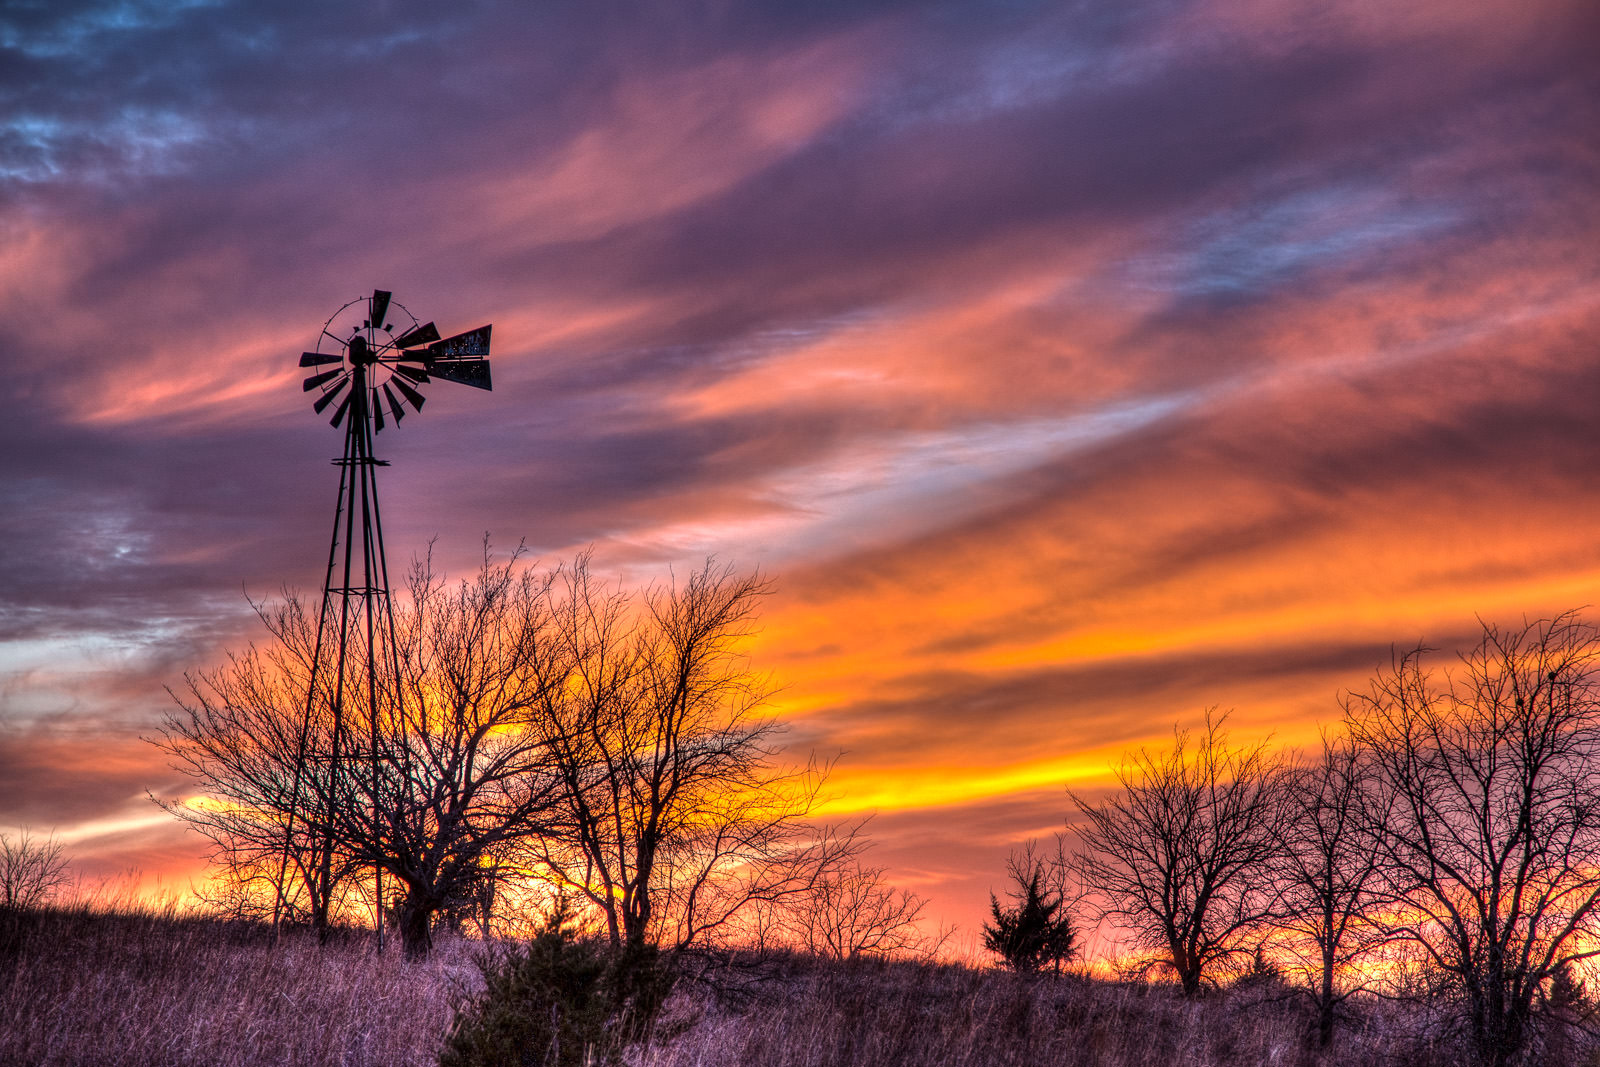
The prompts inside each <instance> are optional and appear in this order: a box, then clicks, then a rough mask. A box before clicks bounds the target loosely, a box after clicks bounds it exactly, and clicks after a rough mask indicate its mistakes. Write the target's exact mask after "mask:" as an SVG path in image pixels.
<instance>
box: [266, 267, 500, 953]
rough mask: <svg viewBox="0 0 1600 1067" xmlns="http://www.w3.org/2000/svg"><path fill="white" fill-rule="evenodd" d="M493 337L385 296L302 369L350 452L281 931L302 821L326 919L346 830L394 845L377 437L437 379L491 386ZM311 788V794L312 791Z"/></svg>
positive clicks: (376, 906) (306, 725)
mask: <svg viewBox="0 0 1600 1067" xmlns="http://www.w3.org/2000/svg"><path fill="white" fill-rule="evenodd" d="M397 326H398V329H397ZM490 329H491V327H490V326H480V327H478V328H477V329H475V330H469V331H468V332H466V333H462V334H456V335H455V336H453V337H445V338H441V337H440V336H439V331H438V330H437V329H435V328H434V324H433V323H431V322H429V323H427V324H425V325H419V324H418V323H417V320H416V318H415V317H414V316H413V315H412V314H411V313H410V312H409V311H408V310H406V308H405V306H404V305H403V304H400V303H399V302H397V301H394V300H392V299H391V294H390V293H388V292H385V291H384V290H382V289H378V290H375V291H374V292H373V294H372V295H371V296H370V297H358V298H357V299H355V300H352V301H350V302H349V303H347V304H345V305H344V306H343V307H341V308H340V309H339V310H338V311H336V312H334V314H333V316H332V317H330V318H329V319H328V321H327V322H326V323H324V324H323V328H322V333H321V334H320V335H319V336H318V339H317V348H316V351H314V352H305V353H302V354H301V356H300V366H302V367H308V368H312V369H313V373H312V375H311V376H310V377H309V378H307V379H306V380H305V382H304V383H303V387H304V390H305V391H306V392H308V393H310V392H316V393H317V394H318V396H317V398H316V400H315V401H314V402H313V404H312V408H313V410H315V411H316V412H317V413H318V414H321V413H322V412H324V411H325V410H327V409H328V408H329V407H330V406H333V407H334V412H333V416H332V418H331V419H330V420H329V421H330V422H331V424H332V425H333V426H334V427H339V426H340V425H343V427H344V431H345V433H344V454H343V455H342V456H341V457H340V458H338V459H335V460H334V461H333V462H334V464H335V465H336V466H338V468H339V496H338V500H337V502H336V504H335V505H334V518H333V536H332V538H331V539H330V541H329V544H328V567H327V573H326V576H325V578H324V580H323V583H322V608H321V612H320V614H319V615H318V618H317V635H316V644H315V648H314V650H313V652H312V660H311V668H310V681H309V683H308V685H307V688H306V700H305V712H304V716H303V718H302V721H301V727H300V731H299V737H298V742H297V756H296V760H295V768H294V776H293V784H292V791H291V794H290V798H289V812H288V817H287V819H286V820H285V826H284V838H283V855H282V858H281V860H280V863H279V867H278V878H277V886H276V892H277V900H276V901H275V904H274V908H273V927H274V929H276V927H277V924H278V922H279V918H280V916H281V913H282V910H283V905H284V902H285V899H286V897H285V879H286V877H287V873H288V861H289V852H290V849H291V847H292V842H293V835H294V829H295V820H296V818H297V816H298V817H299V818H301V821H302V822H304V823H306V824H307V825H308V826H309V825H310V823H311V822H312V820H317V821H319V822H320V823H321V826H322V828H323V838H322V840H321V841H320V842H318V843H317V846H316V852H315V853H314V861H315V862H314V863H313V864H312V865H311V870H310V873H309V875H308V876H306V881H307V882H308V883H316V884H311V885H310V887H309V888H310V889H311V893H310V896H311V899H312V901H313V907H319V906H320V907H321V908H323V909H324V916H323V917H324V919H325V918H326V915H325V909H326V907H327V902H328V900H329V899H330V897H331V889H332V879H333V871H332V863H333V852H334V842H333V838H334V829H335V822H336V821H338V820H340V819H346V820H353V819H366V820H370V821H369V823H368V826H367V828H366V829H367V839H368V840H370V841H374V842H381V841H383V840H384V839H385V836H386V835H385V834H384V832H383V827H382V822H383V819H384V817H385V812H384V810H383V803H382V800H383V785H382V777H383V770H382V762H383V756H384V753H383V751H382V736H381V723H382V720H383V716H384V715H385V714H386V713H388V712H390V711H392V710H394V709H396V708H397V707H398V704H397V702H398V701H399V699H400V671H399V651H398V647H397V644H396V640H395V628H394V609H393V605H392V603H391V598H390V594H389V568H388V562H387V560H386V558H385V554H384V547H383V521H382V515H381V512H380V511H379V508H378V482H377V472H378V468H379V467H386V466H388V462H387V461H386V460H381V459H378V458H377V457H376V456H374V455H373V450H372V442H373V437H374V435H375V434H377V433H380V432H382V431H383V430H384V428H385V427H386V426H388V425H389V422H390V421H391V420H392V422H393V424H394V425H395V427H396V428H398V427H399V425H400V420H401V419H402V418H404V417H405V412H406V409H407V407H408V406H409V408H410V409H411V410H413V411H421V410H422V405H423V403H424V400H425V398H424V397H423V395H422V393H421V391H420V390H419V387H420V386H422V385H426V384H427V383H428V382H429V381H431V380H432V379H434V378H439V379H443V380H444V381H450V382H459V383H460V384H462V385H470V386H473V387H474V388H478V389H489V388H490V377H489V360H488V356H489V331H490ZM324 368H326V369H324ZM335 405H336V406H335ZM362 720H365V721H362ZM314 723H320V724H321V726H322V728H323V730H324V732H325V737H323V738H322V739H321V740H320V741H318V742H316V743H313V742H312V741H311V738H312V736H313V735H314V734H317V729H316V728H315V727H314ZM363 734H364V735H365V736H363ZM319 736H320V735H319ZM308 786H309V787H310V788H309V791H310V792H311V794H312V796H311V797H310V798H307V797H306V796H305V795H304V794H305V792H306V791H307V787H308ZM313 804H315V805H317V810H315V812H313V811H312V810H311V806H312V805H313ZM358 809H359V810H360V812H361V814H360V815H359V816H358V815H357V814H356V811H357V810H358ZM365 858H366V859H367V860H369V861H370V862H371V863H372V868H373V917H374V925H375V926H376V928H377V932H378V950H379V951H380V952H381V951H382V950H383V868H382V866H381V864H380V862H379V859H380V857H378V856H375V855H374V856H369V857H365ZM319 900H320V901H321V902H322V903H321V904H320V905H318V904H317V903H316V902H317V901H319Z"/></svg>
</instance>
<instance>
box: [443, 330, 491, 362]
mask: <svg viewBox="0 0 1600 1067" xmlns="http://www.w3.org/2000/svg"><path fill="white" fill-rule="evenodd" d="M492 329H494V323H492V322H491V323H490V324H489V325H487V326H479V327H478V328H477V329H476V330H468V331H467V332H466V333H458V334H456V335H455V336H454V337H446V338H445V339H444V340H442V341H437V342H435V343H434V344H431V345H429V346H428V358H429V359H470V358H473V357H482V356H487V355H488V354H489V331H490V330H492Z"/></svg>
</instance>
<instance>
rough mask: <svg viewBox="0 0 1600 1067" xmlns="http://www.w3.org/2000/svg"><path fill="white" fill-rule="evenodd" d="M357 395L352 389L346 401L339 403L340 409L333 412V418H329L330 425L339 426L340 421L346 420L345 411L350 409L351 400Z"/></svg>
mask: <svg viewBox="0 0 1600 1067" xmlns="http://www.w3.org/2000/svg"><path fill="white" fill-rule="evenodd" d="M355 395H356V393H355V390H354V389H352V390H351V391H350V392H349V394H348V395H346V396H345V398H344V402H343V403H342V404H340V405H339V410H338V411H335V412H334V413H333V418H331V419H329V420H328V425H330V426H338V425H339V423H341V422H343V421H344V413H345V412H347V411H349V410H350V401H351V400H353V399H354V398H355Z"/></svg>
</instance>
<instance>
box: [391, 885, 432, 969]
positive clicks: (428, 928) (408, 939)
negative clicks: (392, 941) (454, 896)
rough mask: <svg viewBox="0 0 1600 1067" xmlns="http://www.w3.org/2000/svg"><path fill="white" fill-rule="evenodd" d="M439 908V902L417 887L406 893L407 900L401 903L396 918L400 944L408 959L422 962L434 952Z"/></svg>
mask: <svg viewBox="0 0 1600 1067" xmlns="http://www.w3.org/2000/svg"><path fill="white" fill-rule="evenodd" d="M438 908H439V903H438V901H437V900H435V899H434V898H433V897H432V896H431V895H430V894H428V893H425V892H423V891H421V890H419V889H417V888H416V887H411V888H410V889H408V890H407V891H406V898H405V900H403V901H401V903H400V910H399V913H398V915H397V916H396V919H397V925H398V926H399V929H400V944H401V946H402V948H403V949H404V951H405V957H406V959H408V960H412V961H420V960H425V959H427V958H428V953H429V952H431V951H432V950H433V913H434V912H435V911H437V910H438Z"/></svg>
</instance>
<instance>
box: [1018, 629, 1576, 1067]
mask: <svg viewBox="0 0 1600 1067" xmlns="http://www.w3.org/2000/svg"><path fill="white" fill-rule="evenodd" d="M1433 660H1434V657H1433V655H1432V650H1430V649H1427V648H1423V647H1418V648H1415V649H1412V650H1410V651H1408V652H1406V653H1404V654H1397V655H1396V656H1395V657H1394V658H1393V660H1392V662H1391V663H1390V665H1389V666H1388V667H1386V668H1385V669H1383V670H1380V671H1379V672H1378V673H1377V674H1376V676H1375V677H1374V678H1373V679H1372V680H1371V682H1370V684H1369V685H1368V686H1367V687H1366V688H1365V689H1364V690H1361V691H1354V692H1349V693H1347V694H1346V695H1345V696H1344V697H1343V700H1342V705H1343V707H1342V710H1343V717H1342V721H1341V722H1340V723H1339V724H1338V726H1337V728H1336V729H1334V730H1332V731H1329V732H1327V733H1325V735H1324V736H1323V738H1322V743H1321V747H1320V750H1319V751H1317V752H1315V753H1313V754H1312V755H1310V756H1304V755H1294V754H1284V753H1278V752H1274V751H1272V750H1270V749H1269V748H1268V747H1267V745H1266V743H1264V742H1263V743H1261V744H1257V745H1254V746H1235V745H1233V744H1231V743H1230V741H1229V737H1228V734H1227V730H1226V728H1225V725H1226V716H1225V715H1218V714H1215V713H1208V714H1207V716H1206V719H1205V723H1204V726H1203V727H1202V728H1201V729H1200V730H1199V731H1197V732H1196V733H1193V734H1191V733H1189V732H1186V731H1181V730H1180V731H1178V732H1177V734H1176V737H1175V742H1174V744H1173V745H1172V747H1171V748H1169V749H1167V750H1164V751H1156V752H1152V751H1148V750H1141V751H1139V752H1137V753H1134V754H1131V755H1129V756H1127V757H1126V758H1125V759H1124V761H1123V762H1122V764H1121V765H1120V766H1119V767H1118V768H1116V780H1117V788H1115V789H1113V790H1112V791H1111V792H1110V793H1109V795H1106V796H1105V797H1104V798H1103V799H1098V800H1095V799H1091V798H1089V797H1087V796H1084V795H1080V794H1077V793H1071V795H1070V799H1071V802H1072V805H1073V807H1074V808H1075V809H1076V812H1077V816H1078V818H1077V820H1076V825H1075V826H1074V827H1073V829H1071V830H1070V831H1069V832H1068V833H1066V834H1063V835H1062V837H1061V839H1060V841H1059V843H1058V844H1059V848H1058V850H1057V851H1056V852H1055V853H1054V854H1053V855H1051V856H1048V857H1045V856H1041V855H1039V854H1038V853H1037V852H1036V851H1035V850H1033V849H1031V848H1030V849H1029V850H1027V851H1026V852H1025V853H1023V854H1021V855H1020V856H1018V857H1016V858H1015V859H1014V860H1013V864H1012V874H1013V880H1014V882H1015V883H1016V886H1017V889H1016V892H1015V894H1014V900H1013V901H1012V903H1011V904H1010V905H1009V906H1007V905H1002V904H1001V903H1000V902H999V901H995V902H994V906H993V912H994V921H993V923H992V924H991V925H990V927H989V928H988V931H987V935H988V942H989V944H990V947H992V948H994V949H995V950H996V951H998V952H1000V953H1001V954H1002V955H1003V956H1004V957H1005V958H1006V959H1007V960H1008V962H1010V963H1011V965H1012V966H1014V967H1017V968H1019V969H1037V968H1038V967H1041V966H1043V965H1044V964H1046V963H1048V962H1049V961H1050V960H1051V959H1052V957H1053V956H1054V958H1055V959H1056V960H1057V961H1058V962H1059V959H1060V958H1061V956H1062V954H1063V953H1065V954H1070V953H1071V951H1072V950H1073V947H1074V945H1073V938H1072V936H1071V934H1072V933H1073V932H1075V931H1076V929H1077V928H1078V927H1082V926H1086V925H1091V924H1100V923H1105V924H1108V925H1109V926H1111V927H1113V928H1115V929H1117V930H1120V931H1121V932H1122V933H1123V934H1124V935H1125V936H1126V937H1127V939H1128V940H1129V941H1130V942H1131V945H1132V947H1133V949H1134V951H1135V956H1134V958H1133V959H1132V960H1131V961H1130V966H1131V967H1133V968H1134V969H1136V970H1138V971H1140V972H1142V973H1145V974H1165V975H1167V976H1169V977H1170V978H1171V979H1173V980H1175V981H1176V983H1177V984H1178V985H1179V987H1181V989H1182V990H1183V991H1184V992H1185V993H1187V994H1190V995H1194V994H1197V993H1199V992H1200V991H1201V990H1202V989H1204V988H1206V987H1207V986H1213V985H1217V984H1220V983H1221V982H1223V981H1224V980H1226V979H1229V978H1237V977H1239V976H1240V975H1241V974H1244V973H1248V972H1252V971H1253V972H1255V973H1257V974H1260V973H1263V972H1270V973H1279V972H1281V973H1284V974H1285V975H1287V976H1288V977H1291V978H1297V979H1298V984H1299V985H1300V987H1301V988H1302V990H1303V992H1304V993H1305V994H1306V995H1308V996H1309V997H1310V998H1311V999H1312V1000H1313V1001H1314V1004H1315V1008H1316V1017H1317V1032H1318V1035H1319V1039H1320V1041H1321V1043H1322V1044H1323V1045H1325V1046H1326V1045H1327V1044H1329V1043H1330V1042H1331V1041H1332V1040H1333V1036H1334V1030H1335V1023H1336V1021H1337V1020H1338V1017H1339V1014H1340V1010H1341V1005H1343V1004H1344V1003H1345V1002H1346V1001H1347V998H1350V997H1351V996H1353V995H1354V994H1356V993H1357V992H1358V991H1361V990H1369V991H1375V992H1378V993H1381V994H1383V995H1386V996H1395V997H1403V998H1411V999H1414V1000H1417V1001H1420V1002H1423V1003H1425V1004H1427V1005H1429V1006H1430V1008H1432V1009H1434V1010H1437V1011H1438V1012H1439V1013H1440V1014H1441V1016H1442V1017H1444V1018H1446V1019H1449V1020H1451V1021H1453V1023H1454V1024H1455V1025H1456V1026H1458V1027H1459V1028H1460V1030H1461V1031H1462V1036H1463V1037H1464V1038H1465V1039H1466V1041H1467V1043H1468V1045H1469V1046H1470V1047H1471V1049H1472V1050H1473V1051H1474V1053H1475V1054H1476V1056H1477V1058H1478V1059H1479V1061H1480V1062H1482V1063H1484V1064H1491V1065H1500V1064H1507V1063H1511V1062H1514V1061H1517V1060H1518V1058H1519V1057H1523V1056H1527V1055H1529V1054H1530V1053H1531V1052H1532V1051H1533V1050H1534V1049H1535V1048H1536V1046H1537V1044H1538V1042H1539V1041H1540V1040H1541V1037H1542V1036H1543V1035H1547V1034H1548V1032H1549V1027H1560V1026H1563V1025H1579V1024H1580V1023H1581V1021H1582V1020H1581V1019H1580V1017H1579V1016H1580V1012H1579V1011H1578V1010H1577V1009H1578V1005H1579V1004H1580V1002H1581V1001H1582V1000H1583V986H1582V982H1581V979H1580V977H1579V974H1580V970H1579V967H1578V965H1579V964H1581V963H1582V961H1584V960H1587V959H1589V958H1591V957H1593V956H1595V955H1596V954H1597V953H1600V679H1597V676H1596V666H1597V662H1600V632H1597V631H1596V629H1595V627H1593V626H1591V625H1589V624H1587V623H1585V622H1584V621H1582V620H1581V619H1580V618H1579V617H1578V616H1577V615H1575V614H1572V613H1569V614H1564V615H1561V616H1558V617H1557V618H1555V619H1553V620H1545V621H1539V622H1535V623H1531V624H1527V625H1524V626H1522V627H1521V628H1517V629H1510V630H1502V629H1500V628H1497V627H1495V626H1491V625H1485V626H1484V627H1483V634H1482V638H1481V640H1480V641H1479V642H1478V643H1477V645H1476V646H1475V647H1473V648H1472V649H1471V650H1470V651H1467V652H1465V653H1463V654H1461V655H1460V656H1459V657H1457V659H1456V661H1455V662H1454V663H1452V664H1450V665H1449V666H1443V667H1439V666H1434V663H1433ZM1050 938H1054V939H1055V940H1054V941H1053V942H1051V941H1049V940H1048V939H1050ZM1063 944H1064V945H1065V948H1064V949H1063V948H1062V946H1063ZM1049 945H1054V946H1055V947H1054V948H1052V949H1049V950H1046V948H1047V947H1048V946H1049Z"/></svg>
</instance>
